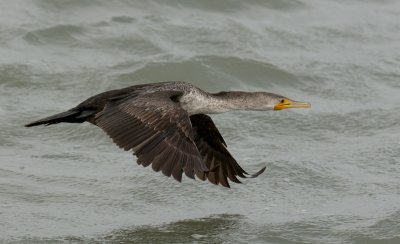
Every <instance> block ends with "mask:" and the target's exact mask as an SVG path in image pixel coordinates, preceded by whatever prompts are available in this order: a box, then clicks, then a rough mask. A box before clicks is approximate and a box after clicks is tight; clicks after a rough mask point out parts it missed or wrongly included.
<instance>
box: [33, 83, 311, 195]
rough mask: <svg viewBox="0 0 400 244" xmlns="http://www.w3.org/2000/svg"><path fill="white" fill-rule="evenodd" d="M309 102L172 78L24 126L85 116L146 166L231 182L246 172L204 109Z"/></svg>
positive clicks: (98, 98)
mask: <svg viewBox="0 0 400 244" xmlns="http://www.w3.org/2000/svg"><path fill="white" fill-rule="evenodd" d="M309 107H310V104H309V103H304V102H296V101H293V100H291V99H288V98H286V97H284V96H281V95H277V94H273V93H268V92H243V91H224V92H219V93H208V92H205V91H203V90H201V89H199V88H197V87H195V86H194V85H192V84H190V83H187V82H181V81H170V82H161V83H151V84H142V85H135V86H130V87H126V88H122V89H117V90H111V91H106V92H103V93H100V94H98V95H95V96H92V97H90V98H88V99H87V100H85V101H83V102H82V103H80V104H79V105H78V106H76V107H74V108H71V109H69V110H68V111H65V112H63V113H59V114H55V115H53V116H50V117H47V118H44V119H41V120H38V121H35V122H32V123H29V124H27V125H25V126H26V127H31V126H37V125H42V124H43V125H51V124H57V123H60V122H67V123H82V122H85V121H87V122H90V123H92V124H94V125H97V126H98V127H100V128H101V129H103V130H104V131H105V132H106V133H107V134H108V135H109V136H110V137H111V138H112V139H113V141H114V142H115V143H116V144H117V145H118V146H119V147H121V148H123V149H124V150H126V151H128V150H132V151H133V154H134V155H136V156H137V163H138V164H141V165H143V166H144V167H147V166H149V165H150V164H151V165H152V168H153V170H155V171H157V172H158V171H162V173H163V174H164V175H166V176H171V175H172V176H173V177H174V178H175V179H176V180H178V181H179V182H180V181H181V179H182V173H183V172H185V174H186V175H187V176H188V177H190V178H193V179H194V178H195V175H196V176H197V177H198V178H200V179H201V180H205V179H208V180H209V181H210V182H212V183H214V184H221V185H223V186H225V187H229V183H228V178H229V179H230V180H231V181H232V182H236V183H240V181H239V180H238V178H237V177H241V178H246V175H249V174H248V173H247V172H246V171H244V170H243V169H242V168H241V167H240V166H239V164H238V163H237V162H236V160H235V159H234V158H233V157H232V155H231V154H230V153H229V151H228V150H227V145H226V143H225V141H224V139H223V138H222V136H221V134H220V133H219V131H218V129H217V127H216V126H215V124H214V122H213V121H212V119H211V118H210V116H208V115H207V114H215V113H223V112H228V111H232V110H257V111H264V110H281V109H286V108H309ZM264 170H265V167H264V168H262V169H261V170H260V171H258V172H257V173H255V174H253V175H250V177H256V176H258V175H259V174H261V173H262V172H264Z"/></svg>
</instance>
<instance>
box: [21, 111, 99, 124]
mask: <svg viewBox="0 0 400 244" xmlns="http://www.w3.org/2000/svg"><path fill="white" fill-rule="evenodd" d="M83 114H84V115H85V116H82V115H83ZM89 115H91V114H89V113H87V111H84V112H83V113H82V111H80V110H78V109H76V108H73V109H70V110H68V111H65V112H62V113H58V114H55V115H52V116H49V117H46V118H43V119H40V120H37V121H34V122H32V123H29V124H26V125H25V127H32V126H37V125H51V124H57V123H60V122H67V123H82V122H85V121H86V118H87V117H88V116H89Z"/></svg>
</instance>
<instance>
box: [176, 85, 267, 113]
mask: <svg viewBox="0 0 400 244" xmlns="http://www.w3.org/2000/svg"><path fill="white" fill-rule="evenodd" d="M180 103H181V106H182V107H183V108H184V109H185V110H186V111H187V112H188V113H189V114H190V115H192V114H200V113H203V114H218V113H224V112H229V111H233V110H269V109H271V108H269V107H268V104H267V103H266V101H264V99H263V97H262V96H260V93H258V92H234V91H232V92H219V93H206V92H203V91H201V90H196V91H192V92H189V93H187V94H185V95H183V96H182V98H181V99H180Z"/></svg>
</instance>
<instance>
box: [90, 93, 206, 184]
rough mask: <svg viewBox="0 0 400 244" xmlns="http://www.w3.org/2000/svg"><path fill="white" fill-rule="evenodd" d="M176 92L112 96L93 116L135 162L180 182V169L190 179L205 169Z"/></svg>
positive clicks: (187, 117)
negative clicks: (131, 153)
mask: <svg viewBox="0 0 400 244" xmlns="http://www.w3.org/2000/svg"><path fill="white" fill-rule="evenodd" d="M177 95H182V93H181V92H176V91H156V92H152V93H146V94H142V95H137V94H135V96H132V97H129V96H123V97H122V98H121V100H118V99H116V98H114V99H113V100H112V101H109V102H108V103H107V104H106V106H105V107H104V109H103V110H102V111H101V112H99V113H98V114H97V115H96V117H95V120H94V122H95V124H96V125H97V126H99V127H100V128H102V129H103V130H104V131H105V132H106V133H107V134H108V135H109V136H110V137H111V138H112V139H113V141H114V142H115V143H116V144H117V145H118V146H119V147H121V148H123V149H124V150H132V151H133V153H134V155H136V156H137V158H138V160H137V163H138V164H141V165H142V166H144V167H147V166H149V165H150V164H152V168H153V170H155V171H160V170H161V171H162V173H163V174H164V175H166V176H171V174H172V175H173V177H174V178H175V179H176V180H178V181H181V179H182V172H185V174H186V175H187V176H188V177H190V178H194V175H195V173H202V172H207V171H208V168H207V166H206V164H205V163H204V162H203V161H202V157H201V155H200V153H199V151H198V150H197V147H196V145H195V143H194V138H193V131H192V126H191V122H190V119H189V115H188V114H187V112H186V111H185V110H184V109H182V108H181V107H180V105H179V104H177V103H175V102H173V101H172V100H171V97H172V96H177Z"/></svg>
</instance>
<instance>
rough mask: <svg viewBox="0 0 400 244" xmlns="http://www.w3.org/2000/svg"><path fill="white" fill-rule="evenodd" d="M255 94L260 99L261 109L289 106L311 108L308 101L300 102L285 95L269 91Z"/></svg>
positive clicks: (277, 108) (280, 108)
mask: <svg viewBox="0 0 400 244" xmlns="http://www.w3.org/2000/svg"><path fill="white" fill-rule="evenodd" d="M253 96H255V97H256V100H257V101H258V102H257V103H258V106H256V107H258V108H259V110H282V109H287V108H311V104H310V103H308V102H299V101H295V100H292V99H289V98H287V97H285V96H282V95H278V94H274V93H269V92H255V93H253Z"/></svg>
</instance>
